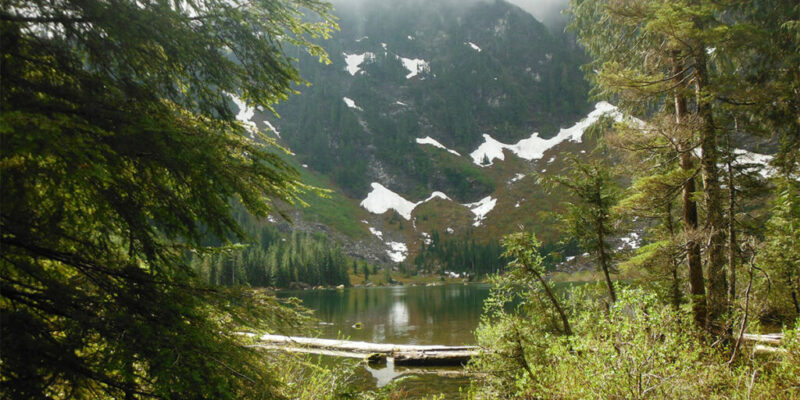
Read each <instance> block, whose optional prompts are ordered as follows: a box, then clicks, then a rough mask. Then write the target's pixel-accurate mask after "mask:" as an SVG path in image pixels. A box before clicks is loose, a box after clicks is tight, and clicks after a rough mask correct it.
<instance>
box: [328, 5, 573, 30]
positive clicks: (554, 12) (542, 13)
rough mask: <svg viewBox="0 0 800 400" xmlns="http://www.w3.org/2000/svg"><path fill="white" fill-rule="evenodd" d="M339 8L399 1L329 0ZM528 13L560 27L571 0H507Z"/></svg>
mask: <svg viewBox="0 0 800 400" xmlns="http://www.w3.org/2000/svg"><path fill="white" fill-rule="evenodd" d="M329 1H331V2H332V3H333V4H334V6H338V7H363V6H365V5H367V4H374V3H379V2H386V3H388V2H396V1H397V0H329ZM431 1H437V2H445V1H446V2H450V3H452V4H456V5H458V6H461V7H469V6H471V5H473V4H475V3H478V2H481V1H483V2H485V3H489V2H493V1H494V0H431ZM506 1H508V2H509V3H511V4H514V5H516V6H518V7H520V8H522V9H523V10H525V11H527V12H528V13H530V14H531V15H533V16H534V17H536V19H538V20H539V21H541V22H543V23H545V24H546V25H550V26H552V25H559V24H561V23H562V22H563V21H564V20H565V19H566V18H565V17H564V16H563V15H562V14H561V10H563V9H565V8H567V6H568V5H569V0H506Z"/></svg>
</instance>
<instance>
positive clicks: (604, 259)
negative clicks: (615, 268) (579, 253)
mask: <svg viewBox="0 0 800 400" xmlns="http://www.w3.org/2000/svg"><path fill="white" fill-rule="evenodd" d="M603 223H604V222H603V221H602V220H601V221H598V222H597V241H598V245H599V249H600V268H602V269H603V275H605V278H606V285H607V286H608V294H609V295H610V296H611V302H612V303H615V302H616V301H617V293H616V292H615V291H614V283H613V282H611V275H610V274H609V272H608V269H609V266H608V255H607V254H606V242H605V235H604V234H603Z"/></svg>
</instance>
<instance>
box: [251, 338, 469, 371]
mask: <svg viewBox="0 0 800 400" xmlns="http://www.w3.org/2000/svg"><path fill="white" fill-rule="evenodd" d="M259 341H260V342H261V344H258V345H256V347H260V348H268V349H280V350H284V351H292V352H300V353H312V354H323V355H337V356H344V357H354V356H356V357H358V356H359V355H360V357H361V358H364V357H366V356H367V355H370V354H372V355H374V354H376V353H377V354H383V355H385V356H387V357H392V358H394V362H395V364H396V365H419V366H422V365H425V366H446V365H464V364H466V363H467V362H468V361H469V360H470V359H471V358H472V357H473V356H474V355H475V354H477V352H478V348H477V347H476V346H439V345H434V346H417V345H407V344H388V343H369V342H358V341H350V340H334V339H317V338H306V337H299V336H283V335H264V336H261V337H260V338H259ZM372 358H375V357H374V356H373V357H372Z"/></svg>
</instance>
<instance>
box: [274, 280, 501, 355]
mask: <svg viewBox="0 0 800 400" xmlns="http://www.w3.org/2000/svg"><path fill="white" fill-rule="evenodd" d="M278 295H279V296H280V297H290V296H291V297H298V298H299V299H301V300H302V301H303V303H304V305H305V306H306V307H308V308H310V309H312V310H315V314H316V316H317V318H319V319H320V320H321V321H323V322H324V323H325V325H321V326H320V329H321V337H325V338H338V337H349V338H350V339H352V340H364V341H368V342H376V343H397V344H443V345H466V344H473V343H474V338H473V331H474V330H475V328H476V327H477V326H478V322H479V320H480V314H481V310H482V309H483V300H484V299H486V297H487V296H488V295H489V286H487V285H444V286H435V287H425V286H413V287H410V286H399V287H378V288H348V289H344V290H312V291H282V292H279V293H278ZM357 322H360V323H361V329H358V326H357V325H355V324H356V323H357ZM354 325H355V326H354Z"/></svg>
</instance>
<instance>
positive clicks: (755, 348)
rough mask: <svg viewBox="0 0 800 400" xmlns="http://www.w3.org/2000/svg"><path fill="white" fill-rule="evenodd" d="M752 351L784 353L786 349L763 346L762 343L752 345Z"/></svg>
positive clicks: (757, 352)
mask: <svg viewBox="0 0 800 400" xmlns="http://www.w3.org/2000/svg"><path fill="white" fill-rule="evenodd" d="M753 352H754V353H756V354H759V353H760V354H775V353H778V354H784V353H787V350H786V349H783V348H780V347H772V346H764V345H763V344H757V345H755V346H753Z"/></svg>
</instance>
